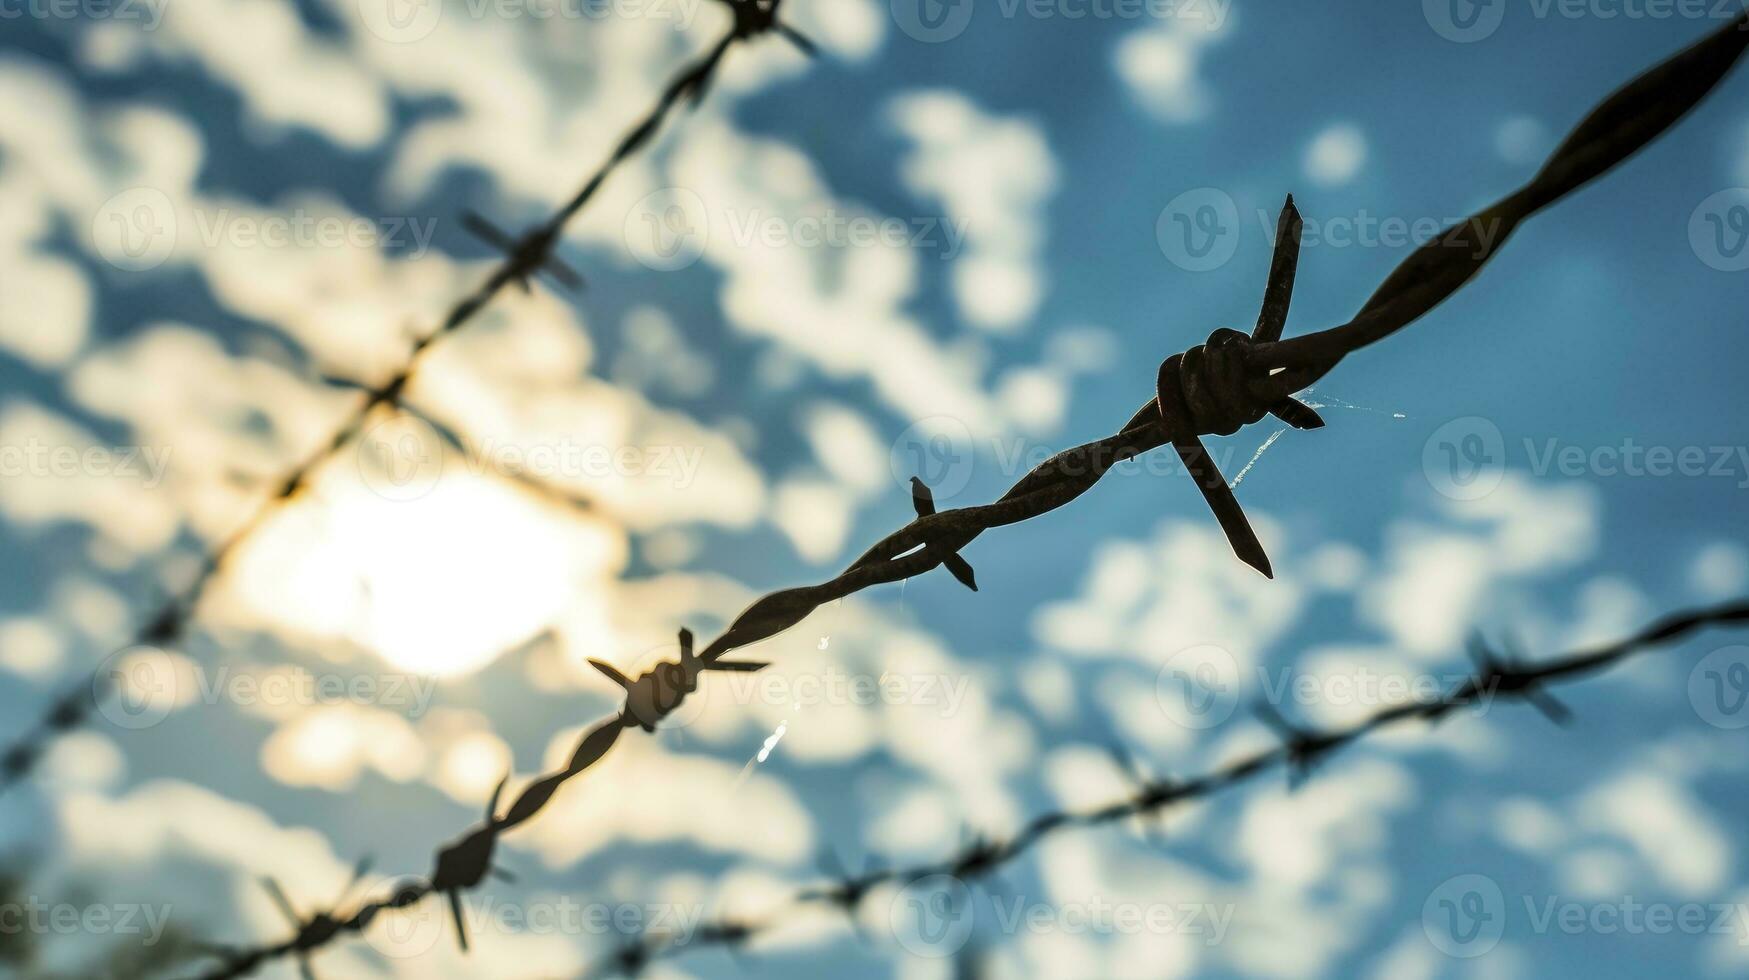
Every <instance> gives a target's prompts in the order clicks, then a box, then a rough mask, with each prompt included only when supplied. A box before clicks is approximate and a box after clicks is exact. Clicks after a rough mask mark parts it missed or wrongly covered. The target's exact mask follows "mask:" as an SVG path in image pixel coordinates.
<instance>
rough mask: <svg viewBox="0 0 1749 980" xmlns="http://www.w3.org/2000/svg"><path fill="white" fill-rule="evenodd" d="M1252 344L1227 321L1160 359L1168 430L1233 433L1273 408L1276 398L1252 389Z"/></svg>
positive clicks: (1177, 433)
mask: <svg viewBox="0 0 1749 980" xmlns="http://www.w3.org/2000/svg"><path fill="white" fill-rule="evenodd" d="M1250 348H1251V338H1250V337H1248V336H1246V335H1245V334H1242V333H1240V332H1239V331H1237V330H1232V329H1229V328H1227V327H1222V328H1221V329H1219V330H1216V331H1215V332H1214V333H1211V334H1209V339H1208V341H1207V342H1206V343H1201V344H1197V345H1196V346H1195V347H1192V348H1190V349H1189V350H1187V351H1185V352H1184V353H1182V354H1174V355H1172V356H1171V357H1168V358H1167V359H1166V360H1165V361H1164V362H1162V363H1161V364H1160V379H1159V384H1158V387H1157V389H1156V399H1157V404H1158V405H1159V407H1160V418H1161V421H1162V423H1163V424H1165V425H1166V426H1167V429H1168V434H1170V435H1174V436H1181V437H1182V436H1200V435H1213V436H1230V435H1232V434H1233V433H1235V432H1238V431H1239V430H1240V429H1241V428H1244V427H1245V426H1247V425H1250V424H1251V423H1253V422H1258V421H1261V420H1262V419H1263V416H1265V415H1268V414H1269V412H1270V410H1271V409H1273V408H1274V407H1275V403H1273V402H1261V401H1259V400H1257V399H1256V398H1255V397H1254V396H1253V395H1252V394H1251V386H1250V379H1249V368H1248V367H1247V366H1246V364H1247V356H1248V354H1249V352H1250ZM1293 404H1294V405H1295V406H1298V407H1299V408H1305V406H1304V405H1301V404H1300V403H1299V402H1293ZM1306 411H1308V412H1309V411H1311V409H1309V408H1307V409H1306Z"/></svg>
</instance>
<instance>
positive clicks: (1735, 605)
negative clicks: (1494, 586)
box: [587, 599, 1749, 978]
mask: <svg viewBox="0 0 1749 980" xmlns="http://www.w3.org/2000/svg"><path fill="white" fill-rule="evenodd" d="M1709 626H1720V627H1740V626H1749V599H1738V600H1734V601H1731V602H1728V603H1724V604H1721V605H1716V606H1712V607H1708V608H1704V609H1695V610H1689V611H1686V612H1681V613H1675V614H1672V615H1669V616H1666V617H1664V618H1663V619H1660V620H1658V621H1657V622H1654V623H1652V624H1651V625H1650V626H1647V627H1646V628H1644V629H1642V630H1641V631H1640V632H1639V633H1636V634H1634V635H1633V636H1630V637H1628V638H1627V639H1624V640H1620V641H1618V642H1615V643H1611V644H1608V645H1605V646H1601V647H1597V648H1595V649H1590V650H1583V651H1580V652H1577V653H1571V654H1567V655H1565V656H1561V657H1557V658H1554V659H1550V660H1548V661H1546V662H1544V663H1541V664H1538V665H1535V666H1532V665H1527V664H1525V663H1523V662H1522V661H1520V660H1518V659H1517V658H1516V657H1512V656H1508V655H1507V654H1505V653H1503V652H1500V651H1496V650H1493V649H1490V648H1488V647H1486V646H1484V645H1482V644H1481V643H1480V642H1479V641H1478V642H1476V643H1475V644H1474V645H1473V646H1472V649H1471V654H1472V657H1473V658H1474V659H1475V661H1476V669H1475V671H1474V673H1472V674H1471V675H1470V676H1469V677H1468V678H1467V679H1465V680H1464V681H1463V682H1461V683H1458V684H1456V685H1454V686H1452V687H1451V689H1450V690H1448V691H1443V692H1442V693H1440V694H1439V696H1438V697H1437V698H1436V699H1422V700H1409V701H1403V702H1401V703H1399V704H1395V705H1391V706H1389V707H1385V708H1382V709H1380V710H1378V711H1376V712H1374V713H1373V714H1371V715H1369V716H1367V717H1366V718H1364V719H1363V720H1361V721H1358V722H1355V723H1353V724H1351V725H1348V726H1346V727H1341V728H1333V729H1328V730H1323V731H1320V730H1317V729H1312V728H1306V727H1303V726H1302V725H1299V724H1296V723H1294V722H1291V721H1288V720H1287V719H1284V718H1282V717H1281V715H1280V714H1278V713H1277V712H1276V710H1275V709H1274V708H1273V707H1272V706H1271V705H1270V704H1269V703H1268V702H1261V703H1259V705H1258V709H1257V710H1258V714H1259V716H1260V719H1261V720H1262V721H1263V722H1264V723H1265V724H1266V725H1267V726H1268V727H1269V728H1270V729H1271V730H1272V731H1274V733H1275V734H1276V736H1277V737H1278V738H1279V739H1280V744H1278V745H1277V746H1276V747H1274V748H1271V749H1266V750H1262V751H1258V752H1253V753H1252V754H1250V755H1247V756H1243V757H1241V758H1239V759H1237V760H1235V761H1233V762H1231V763H1228V764H1226V765H1223V766H1221V767H1219V768H1217V769H1214V770H1212V771H1210V772H1207V773H1205V774H1203V775H1201V776H1197V777H1193V778H1189V779H1171V778H1148V777H1145V776H1143V775H1142V774H1141V771H1140V770H1139V768H1138V767H1136V766H1135V765H1134V764H1133V760H1131V759H1129V758H1128V757H1127V756H1125V757H1122V758H1121V760H1120V761H1121V762H1122V764H1123V767H1124V769H1125V770H1126V774H1127V775H1128V776H1129V777H1130V779H1131V780H1132V782H1133V783H1134V784H1135V785H1134V789H1133V792H1132V793H1131V795H1129V796H1127V797H1124V798H1123V799H1119V800H1114V801H1112V802H1110V803H1106V804H1104V805H1102V806H1097V807H1092V808H1087V809H1064V810H1057V811H1052V812H1049V813H1044V814H1040V815H1038V816H1036V817H1033V818H1032V819H1031V820H1029V821H1028V822H1027V823H1025V824H1024V825H1023V826H1022V827H1021V829H1020V830H1019V831H1018V832H1017V833H1015V834H1014V836H1012V837H1009V838H1007V839H1005V840H994V839H990V838H986V837H973V838H972V840H971V841H970V842H968V844H967V845H966V846H965V847H963V848H962V849H961V850H960V851H959V852H958V853H956V854H954V855H953V856H950V857H947V858H943V859H941V860H939V861H934V862H930V863H924V864H917V865H913V866H910V867H890V868H889V867H879V868H870V869H869V870H866V871H864V872H863V873H862V874H859V875H849V874H845V873H843V872H842V869H839V868H827V869H824V870H826V871H828V873H830V874H832V877H833V879H834V880H832V881H831V882H829V883H827V884H824V885H818V886H813V887H809V888H805V889H802V890H799V891H797V892H795V893H794V894H793V895H791V896H790V897H789V898H788V899H787V900H786V901H783V902H780V903H777V907H778V911H777V912H776V913H773V914H768V915H767V916H765V917H763V918H759V919H754V918H748V917H739V918H735V917H728V918H720V919H715V920H711V921H706V922H701V923H699V924H698V925H697V926H696V927H694V929H692V930H690V931H689V932H688V934H686V935H684V936H678V937H677V936H674V935H646V936H641V937H637V938H636V939H635V940H634V941H632V942H629V943H627V944H625V945H624V946H622V947H621V948H620V949H618V950H616V951H615V952H614V953H613V954H611V955H610V956H607V957H605V958H603V959H602V960H601V961H600V962H599V963H597V964H596V965H595V967H594V968H593V969H591V970H590V971H589V973H588V974H587V976H588V977H592V978H598V977H607V976H616V975H628V976H631V975H636V974H638V973H640V972H642V971H643V969H644V968H646V967H648V966H649V965H650V964H651V963H653V962H655V961H656V960H660V959H671V958H674V957H677V956H681V955H684V954H687V953H691V952H696V951H699V950H703V949H708V948H712V947H716V948H727V949H731V950H739V949H741V948H743V947H745V946H746V945H747V944H749V943H750V942H752V941H753V940H754V939H756V938H758V937H759V936H760V935H763V934H767V933H770V932H773V931H775V930H777V929H779V928H781V927H783V926H784V925H786V924H788V922H789V915H790V914H791V913H793V912H795V911H798V910H799V909H800V908H801V907H804V906H822V905H824V906H831V907H835V908H837V909H839V910H841V911H842V912H843V913H844V914H845V915H846V916H847V917H849V918H850V921H851V922H852V923H853V924H854V923H855V922H856V921H857V920H856V914H857V910H858V908H859V907H860V906H861V904H862V901H863V899H864V898H866V897H867V896H868V895H869V894H870V893H871V892H873V891H875V890H876V889H878V888H880V887H882V886H889V885H899V886H901V887H904V886H908V885H911V884H913V883H916V882H920V881H922V880H924V879H927V878H931V877H933V876H936V875H949V876H952V877H954V878H957V879H959V880H960V881H961V882H963V883H965V884H967V885H975V884H976V883H977V882H978V881H979V880H980V879H985V878H989V877H990V876H991V875H993V874H995V873H996V872H997V871H998V870H999V869H1000V868H1001V867H1002V866H1004V865H1006V864H1008V863H1010V862H1013V861H1015V860H1016V859H1018V858H1020V857H1021V856H1022V855H1024V854H1026V853H1027V852H1028V851H1030V850H1031V849H1032V848H1033V847H1034V846H1036V845H1037V844H1039V843H1040V842H1042V841H1043V840H1045V839H1046V838H1047V837H1050V836H1052V835H1054V834H1057V833H1059V832H1062V831H1065V830H1071V829H1076V828H1086V827H1098V826H1104V825H1108V824H1112V823H1116V822H1119V821H1123V820H1127V819H1129V818H1132V817H1135V818H1142V819H1144V820H1150V819H1156V818H1159V817H1161V816H1163V815H1164V814H1165V812H1166V811H1167V810H1169V809H1171V808H1173V807H1174V806H1177V805H1179V804H1182V803H1186V802H1189V801H1192V800H1200V799H1204V798H1207V797H1211V796H1213V795H1215V794H1216V793H1218V792H1220V791H1221V790H1225V789H1229V788H1232V787H1235V786H1237V785H1238V784H1240V783H1242V782H1245V781H1246V780H1248V779H1250V778H1251V777H1253V776H1257V775H1260V774H1262V773H1265V772H1269V771H1272V770H1276V769H1286V770H1287V773H1288V781H1289V786H1290V788H1294V787H1297V786H1299V785H1300V784H1301V783H1302V782H1304V781H1305V780H1306V779H1307V778H1309V776H1310V775H1311V774H1312V771H1313V770H1314V769H1315V768H1316V767H1317V766H1318V765H1319V764H1320V763H1322V762H1324V761H1325V760H1326V759H1327V758H1328V757H1329V756H1330V755H1332V754H1333V753H1335V752H1336V751H1337V750H1339V749H1341V748H1343V747H1345V746H1347V745H1349V744H1351V743H1354V742H1357V741H1360V740H1361V739H1364V738H1365V737H1367V736H1368V735H1371V734H1372V733H1374V732H1377V731H1379V730H1381V729H1385V728H1390V727H1394V726H1399V725H1403V724H1405V723H1407V722H1410V721H1416V720H1419V721H1423V722H1428V723H1438V722H1440V721H1443V720H1444V719H1445V718H1447V717H1448V716H1450V715H1451V714H1452V713H1454V712H1456V711H1458V710H1459V709H1460V708H1464V707H1467V706H1469V705H1472V704H1478V705H1480V706H1482V707H1487V706H1489V705H1490V704H1491V702H1492V701H1493V699H1495V698H1503V699H1508V700H1511V699H1517V700H1522V701H1525V702H1526V703H1528V704H1531V705H1532V706H1534V707H1536V708H1537V709H1538V710H1540V711H1542V712H1543V713H1544V714H1546V715H1548V716H1549V717H1550V718H1551V720H1554V721H1556V722H1558V723H1560V724H1566V723H1567V721H1568V720H1570V713H1568V712H1567V709H1565V708H1564V707H1558V706H1559V702H1556V701H1554V700H1553V698H1552V696H1551V695H1549V693H1548V692H1547V690H1546V689H1545V688H1546V687H1547V686H1548V685H1549V684H1552V683H1569V682H1573V681H1577V680H1579V679H1581V678H1582V677H1584V676H1586V675H1590V674H1594V673H1597V672H1599V671H1603V670H1606V669H1608V668H1610V667H1612V666H1615V665H1617V664H1619V663H1621V662H1622V661H1624V660H1627V659H1628V658H1630V657H1633V656H1636V655H1640V654H1645V653H1649V652H1651V651H1652V650H1654V649H1656V648H1658V647H1661V646H1664V645H1667V644H1670V643H1672V642H1674V641H1676V640H1679V639H1682V638H1684V637H1686V636H1688V635H1689V634H1692V633H1694V632H1697V631H1699V630H1701V629H1704V628H1706V627H1709ZM1433 682H1434V683H1436V684H1437V683H1438V679H1437V678H1434V679H1433Z"/></svg>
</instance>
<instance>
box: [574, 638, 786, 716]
mask: <svg viewBox="0 0 1749 980" xmlns="http://www.w3.org/2000/svg"><path fill="white" fill-rule="evenodd" d="M589 665H590V666H592V667H594V668H595V669H596V670H598V671H600V672H601V673H602V674H604V675H606V676H607V678H608V679H609V680H611V681H613V682H614V683H615V684H618V685H619V686H620V687H622V688H624V689H625V694H626V706H625V712H624V715H623V717H624V718H625V719H626V721H627V722H628V723H629V724H628V727H629V726H630V725H632V724H635V725H637V726H638V727H639V728H642V729H643V730H644V731H646V732H654V731H655V730H656V725H657V724H658V723H660V722H661V721H662V719H664V718H666V717H668V716H669V715H670V714H672V713H673V712H674V710H675V709H676V708H678V707H680V704H681V702H682V701H685V700H686V696H687V695H688V694H691V693H692V692H693V691H696V690H698V676H699V675H700V674H702V673H704V672H705V671H707V670H723V671H756V670H763V669H764V668H765V667H766V666H768V665H767V664H764V663H757V662H752V661H740V660H708V661H707V660H701V659H700V658H699V657H697V656H695V655H694V654H693V652H692V631H691V630H688V629H683V630H681V631H680V660H679V662H677V663H671V662H667V661H664V662H663V663H659V664H657V665H656V666H654V667H652V668H650V669H649V670H647V671H645V672H644V673H642V674H639V675H638V677H637V678H636V679H635V680H634V679H632V678H629V677H627V676H626V675H624V674H622V673H620V672H619V669H618V668H617V667H615V666H613V665H612V664H610V663H607V662H606V661H602V660H591V661H589Z"/></svg>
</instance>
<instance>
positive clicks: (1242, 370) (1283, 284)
mask: <svg viewBox="0 0 1749 980" xmlns="http://www.w3.org/2000/svg"><path fill="white" fill-rule="evenodd" d="M1301 228H1302V222H1301V221H1300V213H1299V210H1298V209H1297V208H1295V207H1294V199H1293V197H1292V196H1291V195H1290V196H1289V197H1288V199H1287V203H1286V204H1285V205H1284V206H1283V207H1282V209H1281V219H1280V220H1279V221H1278V222H1277V224H1276V230H1275V256H1274V258H1273V259H1272V260H1271V262H1270V267H1269V282H1268V284H1267V285H1266V286H1265V288H1264V291H1263V309H1262V310H1261V311H1260V312H1259V313H1258V315H1257V326H1256V328H1255V329H1254V330H1253V331H1252V332H1251V334H1250V335H1246V334H1243V333H1240V332H1239V331H1237V330H1232V329H1229V328H1227V327H1222V328H1221V329H1219V330H1216V331H1215V332H1214V333H1211V334H1209V339H1208V340H1207V342H1205V343H1201V344H1198V345H1196V346H1195V347H1192V348H1191V349H1189V350H1187V351H1185V352H1184V353H1182V354H1174V355H1172V356H1171V357H1168V358H1167V359H1166V360H1164V361H1161V362H1160V374H1159V377H1158V379H1157V381H1156V382H1155V386H1154V408H1155V410H1156V411H1157V412H1158V413H1159V423H1160V428H1161V430H1162V431H1163V432H1164V433H1165V435H1166V438H1167V439H1168V440H1170V441H1171V443H1172V448H1173V449H1175V450H1177V452H1178V457H1179V459H1180V460H1182V461H1183V462H1184V468H1185V471H1186V472H1188V473H1189V474H1190V475H1191V476H1192V477H1194V478H1195V480H1196V485H1197V487H1198V488H1199V489H1201V490H1202V494H1203V498H1204V499H1205V500H1207V501H1208V505H1209V509H1210V510H1213V511H1214V513H1215V518H1216V519H1217V520H1219V521H1220V522H1221V529H1222V530H1223V531H1225V532H1226V534H1227V541H1228V543H1229V544H1231V545H1232V546H1233V552H1234V553H1235V554H1237V555H1238V556H1239V558H1240V559H1241V560H1243V561H1244V562H1245V563H1246V564H1248V565H1250V566H1251V567H1252V568H1255V569H1257V570H1258V571H1259V572H1262V573H1263V574H1264V576H1265V577H1267V578H1273V577H1274V572H1273V571H1272V570H1271V569H1270V565H1269V556H1268V555H1267V554H1265V553H1264V551H1263V545H1262V544H1261V543H1259V542H1258V540H1257V535H1256V533H1255V532H1253V531H1252V530H1251V522H1250V521H1248V520H1247V519H1246V518H1245V512H1244V511H1243V510H1241V509H1240V508H1239V501H1238V500H1237V499H1235V498H1234V497H1233V491H1232V488H1231V487H1229V486H1228V485H1227V480H1226V478H1225V477H1223V476H1221V470H1220V467H1218V466H1216V465H1215V461H1214V460H1213V459H1212V458H1211V457H1210V456H1209V454H1208V450H1206V449H1204V448H1203V445H1202V441H1201V440H1199V439H1198V438H1197V437H1198V436H1200V435H1216V436H1230V435H1232V434H1233V433H1235V432H1238V431H1239V430H1240V429H1241V428H1243V427H1245V426H1247V425H1250V424H1251V423H1253V422H1257V421H1261V420H1262V418H1263V416H1265V415H1274V416H1275V417H1276V418H1279V419H1281V420H1282V421H1283V422H1286V423H1287V424H1288V425H1291V426H1293V427H1294V428H1296V429H1316V428H1319V427H1320V426H1322V425H1323V424H1324V420H1323V419H1322V418H1319V417H1318V413H1317V412H1315V411H1313V410H1312V407H1311V406H1310V405H1307V404H1305V403H1304V402H1300V401H1296V400H1295V399H1293V398H1288V397H1280V398H1270V399H1269V400H1267V401H1265V400H1264V399H1263V398H1262V397H1260V396H1259V395H1258V394H1257V393H1256V392H1255V391H1253V388H1252V385H1253V382H1254V381H1266V380H1267V376H1265V377H1263V378H1256V379H1254V378H1253V377H1252V371H1251V368H1250V363H1251V360H1252V359H1251V350H1252V347H1253V346H1254V345H1256V344H1273V343H1275V342H1276V341H1278V340H1280V339H1281V332H1282V329H1283V327H1285V326H1286V324H1287V312H1288V304H1289V303H1290V302H1291V301H1292V299H1293V291H1294V273H1295V271H1296V270H1297V269H1298V267H1299V259H1300V230H1301ZM1145 411H1146V410H1145V409H1144V412H1145ZM1144 418H1146V416H1145V415H1143V414H1141V413H1138V420H1140V419H1144Z"/></svg>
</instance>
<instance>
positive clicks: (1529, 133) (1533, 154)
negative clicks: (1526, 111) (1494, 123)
mask: <svg viewBox="0 0 1749 980" xmlns="http://www.w3.org/2000/svg"><path fill="white" fill-rule="evenodd" d="M1552 148H1553V147H1552V146H1551V145H1550V141H1549V129H1548V127H1547V126H1544V125H1543V124H1542V121H1541V120H1539V119H1537V118H1536V117H1534V116H1513V117H1512V118H1510V119H1507V120H1506V121H1505V122H1503V123H1501V124H1500V128H1499V129H1497V130H1495V131H1494V151H1495V152H1496V153H1499V154H1500V159H1502V160H1505V161H1506V162H1507V163H1510V164H1514V165H1516V166H1530V165H1532V164H1535V163H1538V162H1539V161H1541V160H1542V159H1543V157H1544V156H1546V155H1547V154H1548V152H1549V150H1550V149H1552Z"/></svg>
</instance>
